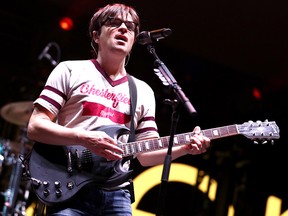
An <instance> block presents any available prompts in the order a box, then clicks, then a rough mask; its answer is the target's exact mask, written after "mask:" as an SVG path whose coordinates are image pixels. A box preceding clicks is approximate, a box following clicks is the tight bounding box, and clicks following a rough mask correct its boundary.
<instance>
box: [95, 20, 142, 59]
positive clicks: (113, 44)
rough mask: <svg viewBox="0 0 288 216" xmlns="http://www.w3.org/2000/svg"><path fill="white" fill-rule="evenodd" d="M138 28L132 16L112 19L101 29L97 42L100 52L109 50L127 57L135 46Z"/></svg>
mask: <svg viewBox="0 0 288 216" xmlns="http://www.w3.org/2000/svg"><path fill="white" fill-rule="evenodd" d="M136 27H137V25H136V24H135V23H133V21H132V17H131V15H128V16H126V18H124V17H121V16H117V17H110V18H109V19H108V20H107V21H106V22H105V24H104V25H103V26H102V27H101V28H102V29H101V34H100V35H99V38H98V40H97V41H96V42H97V43H98V52H101V51H103V48H105V49H106V48H108V50H110V51H112V52H113V53H114V52H115V53H119V54H122V55H125V56H127V55H128V54H129V53H130V51H131V49H132V46H133V44H134V39H135V31H134V30H135V28H136ZM105 49H104V50H105Z"/></svg>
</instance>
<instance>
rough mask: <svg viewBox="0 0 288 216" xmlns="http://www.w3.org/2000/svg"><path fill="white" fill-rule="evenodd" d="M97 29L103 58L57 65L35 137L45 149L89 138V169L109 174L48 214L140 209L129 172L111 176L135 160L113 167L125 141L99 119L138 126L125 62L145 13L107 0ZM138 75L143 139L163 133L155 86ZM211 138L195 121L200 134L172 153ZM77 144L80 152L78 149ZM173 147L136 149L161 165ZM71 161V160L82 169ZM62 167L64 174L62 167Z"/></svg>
mask: <svg viewBox="0 0 288 216" xmlns="http://www.w3.org/2000/svg"><path fill="white" fill-rule="evenodd" d="M89 33H90V36H91V45H92V47H93V49H94V51H95V59H91V60H79V61H64V62H61V63H59V64H58V65H57V66H56V67H55V68H54V70H53V71H52V72H51V74H50V76H49V77H48V79H47V82H46V84H45V86H44V89H43V91H42V92H41V94H40V96H39V98H38V99H36V100H35V102H34V106H35V108H34V111H33V113H32V115H31V118H30V121H29V124H28V137H29V139H31V140H33V141H36V143H38V147H39V148H40V149H41V148H42V147H41V145H43V148H44V144H48V146H57V145H58V146H64V147H68V149H69V147H73V146H74V147H76V148H77V147H78V146H81V147H82V148H81V149H80V150H81V151H82V150H83V149H84V150H85V149H86V150H88V151H89V152H91V153H92V154H93V156H94V158H95V162H93V163H94V164H92V168H91V167H90V168H87V169H88V170H89V172H90V171H91V172H93V173H95V176H100V179H101V178H102V177H103V179H105V180H103V181H102V182H101V181H100V182H96V181H95V182H92V183H89V184H87V185H85V187H83V188H81V189H79V192H77V193H76V194H75V195H73V196H72V197H71V199H69V200H67V201H65V202H63V203H53V204H52V205H48V206H47V215H57V216H59V215H71V216H73V215H111V216H112V215H113V216H118V215H119V216H120V215H122V216H124V215H125V216H129V215H132V210H131V200H130V198H131V197H130V195H131V194H130V191H129V190H128V189H127V188H128V187H127V185H129V179H127V178H124V179H122V178H120V180H119V181H118V182H117V183H114V184H110V183H111V181H110V180H111V176H112V177H113V172H114V171H115V170H120V173H121V172H122V170H125V171H126V170H127V169H128V168H129V164H128V163H123V164H121V166H123V167H121V168H120V169H114V167H113V166H118V165H119V164H118V163H117V161H122V159H123V152H124V151H125V149H123V148H121V147H120V146H119V145H118V144H117V143H118V140H116V139H115V137H113V136H111V134H109V135H108V134H107V133H106V132H107V131H105V130H101V129H99V128H98V127H100V126H104V125H110V126H111V125H112V126H111V127H112V128H118V127H120V126H126V127H128V128H130V122H131V116H132V114H133V113H131V111H130V103H131V95H130V92H129V85H128V83H129V82H128V73H127V71H126V69H125V64H126V63H127V59H128V58H129V55H130V52H131V49H132V47H133V44H134V43H135V41H136V36H137V34H138V33H139V17H138V15H137V13H136V11H135V10H134V9H133V8H132V7H129V6H126V5H123V4H112V5H107V6H105V7H103V8H100V9H99V10H98V11H97V12H96V13H95V14H94V15H93V17H92V18H91V21H90V26H89ZM132 79H133V80H134V82H135V84H136V86H137V105H136V111H135V115H134V126H135V139H136V141H141V140H150V139H155V138H156V139H157V138H158V137H159V134H158V130H157V125H156V122H155V98H154V93H153V90H152V89H151V88H150V86H148V85H147V84H146V83H145V82H143V81H141V80H139V79H137V78H135V77H132ZM119 140H121V142H127V141H128V138H127V136H125V135H123V137H121V138H119ZM41 143H42V144H41ZM209 145H210V140H209V139H208V138H207V137H204V136H203V135H202V134H201V130H200V128H199V127H195V129H194V135H193V136H191V137H189V143H188V144H187V145H181V146H177V147H174V148H173V150H172V159H173V160H174V159H176V158H178V157H180V156H183V155H186V154H201V153H204V152H206V150H207V148H208V147H209ZM45 146H46V145H45ZM45 148H46V147H45ZM71 151H72V150H71ZM73 151H74V150H73ZM67 152H68V153H67V154H66V155H65V154H63V157H68V158H69V157H70V156H71V155H70V150H68V151H67ZM74 152H78V149H77V150H75V151H74ZM166 153H167V149H162V150H155V151H147V152H145V153H144V152H142V149H141V151H139V152H138V153H137V154H135V155H134V156H135V157H136V158H137V159H138V160H139V162H140V163H141V165H143V166H154V165H158V164H162V163H163V161H164V158H165V155H166ZM55 154H56V151H55ZM32 155H33V154H32ZM76 155H77V154H76ZM52 157H54V155H52ZM77 157H78V156H77ZM70 162H71V160H70ZM127 162H128V161H127ZM95 164H96V165H95ZM127 164H128V165H127ZM32 165H33V164H32ZM68 165H69V160H68ZM70 165H71V164H70ZM70 165H69V166H68V168H71V170H72V169H73V170H75V168H74V167H72V166H71V167H70ZM125 165H127V166H128V168H127V166H125ZM80 166H81V164H80ZM125 171H123V172H124V173H125ZM55 172H56V171H55ZM68 172H69V171H68ZM81 174H83V172H82V173H81ZM54 175H56V176H57V173H55V174H54ZM73 175H74V174H73ZM73 175H72V174H71V176H73ZM32 177H33V176H32ZM40 187H41V186H40ZM71 188H72V187H71ZM63 189H65V188H63ZM44 192H45V197H47V198H48V199H49V197H51V195H49V194H47V193H50V192H51V191H50V190H44ZM56 200H57V199H56Z"/></svg>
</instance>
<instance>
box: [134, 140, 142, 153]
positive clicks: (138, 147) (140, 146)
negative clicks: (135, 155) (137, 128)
mask: <svg viewBox="0 0 288 216" xmlns="http://www.w3.org/2000/svg"><path fill="white" fill-rule="evenodd" d="M136 144H137V149H138V151H137V152H142V151H143V148H142V144H141V142H138V143H136Z"/></svg>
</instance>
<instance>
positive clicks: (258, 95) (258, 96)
mask: <svg viewBox="0 0 288 216" xmlns="http://www.w3.org/2000/svg"><path fill="white" fill-rule="evenodd" d="M253 96H254V98H256V99H257V100H261V99H262V95H261V92H260V90H259V89H258V88H256V87H254V88H253Z"/></svg>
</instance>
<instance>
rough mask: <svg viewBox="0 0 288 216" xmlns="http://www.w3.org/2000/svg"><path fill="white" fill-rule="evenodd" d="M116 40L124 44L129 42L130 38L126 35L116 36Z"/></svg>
mask: <svg viewBox="0 0 288 216" xmlns="http://www.w3.org/2000/svg"><path fill="white" fill-rule="evenodd" d="M115 39H116V40H118V41H122V42H127V41H128V38H127V37H125V36H124V35H116V37H115Z"/></svg>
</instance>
